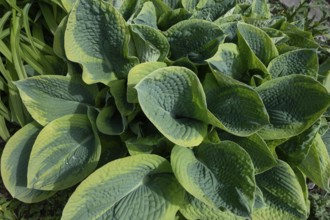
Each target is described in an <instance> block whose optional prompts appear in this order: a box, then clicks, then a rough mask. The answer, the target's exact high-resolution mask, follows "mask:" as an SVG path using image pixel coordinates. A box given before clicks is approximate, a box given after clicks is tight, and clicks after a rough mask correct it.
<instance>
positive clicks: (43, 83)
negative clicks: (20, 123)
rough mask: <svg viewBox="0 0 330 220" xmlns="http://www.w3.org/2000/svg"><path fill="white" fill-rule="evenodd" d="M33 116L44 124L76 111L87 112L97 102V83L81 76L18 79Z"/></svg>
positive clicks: (16, 83)
mask: <svg viewBox="0 0 330 220" xmlns="http://www.w3.org/2000/svg"><path fill="white" fill-rule="evenodd" d="M14 84H15V85H16V86H17V88H18V90H19V92H20V96H21V98H22V100H23V103H24V105H25V106H26V108H27V110H28V111H29V113H30V114H31V115H32V117H33V118H34V119H35V120H36V121H37V122H38V123H39V124H41V125H46V124H47V123H49V122H51V121H53V120H54V119H56V118H59V117H62V116H64V115H67V114H73V113H86V112H87V106H89V105H94V99H95V94H96V93H97V87H96V86H86V85H85V84H84V82H83V81H82V80H81V79H80V78H79V77H65V76H56V75H49V76H35V77H30V78H28V79H25V80H21V81H17V82H15V83H14Z"/></svg>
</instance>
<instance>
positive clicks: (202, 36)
mask: <svg viewBox="0 0 330 220" xmlns="http://www.w3.org/2000/svg"><path fill="white" fill-rule="evenodd" d="M165 36H166V37H167V39H168V42H169V43H170V52H171V56H170V58H171V59H173V60H176V59H179V58H181V57H188V58H189V59H190V60H191V61H193V62H196V63H199V62H202V61H204V60H205V59H208V58H210V57H212V56H213V55H214V54H215V53H216V51H217V49H218V45H219V43H220V42H221V41H223V39H224V34H223V32H222V31H221V30H220V28H219V27H218V26H217V25H215V24H213V23H212V22H209V21H203V20H198V19H189V20H184V21H181V22H179V23H177V24H175V25H174V26H172V27H171V28H170V29H168V30H167V31H166V32H165Z"/></svg>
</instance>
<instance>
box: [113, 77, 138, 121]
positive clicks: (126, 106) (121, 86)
mask: <svg viewBox="0 0 330 220" xmlns="http://www.w3.org/2000/svg"><path fill="white" fill-rule="evenodd" d="M126 91H127V89H126V80H116V81H113V82H111V84H110V92H111V95H112V96H113V98H114V99H115V103H116V107H117V109H118V111H119V112H120V114H121V115H123V116H128V115H130V114H131V113H132V112H133V111H134V105H133V104H131V103H128V102H127V98H126V97H127V94H126Z"/></svg>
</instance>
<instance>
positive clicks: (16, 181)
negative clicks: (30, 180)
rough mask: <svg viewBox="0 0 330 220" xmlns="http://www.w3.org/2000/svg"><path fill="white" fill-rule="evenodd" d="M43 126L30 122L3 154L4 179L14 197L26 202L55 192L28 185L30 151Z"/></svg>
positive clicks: (47, 196) (32, 201)
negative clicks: (32, 187)
mask: <svg viewBox="0 0 330 220" xmlns="http://www.w3.org/2000/svg"><path fill="white" fill-rule="evenodd" d="M40 130H41V127H40V126H39V125H37V123H30V124H28V125H26V126H24V127H23V128H22V129H20V130H19V131H18V132H17V133H16V134H15V135H13V136H12V137H11V138H10V140H9V141H8V143H7V144H6V146H5V149H4V150H3V152H2V156H1V177H2V181H3V183H4V185H5V187H6V189H7V190H8V191H9V193H10V194H11V196H12V197H13V198H16V199H18V200H20V201H22V202H25V203H34V202H40V201H42V200H45V199H47V198H49V197H50V196H52V195H54V194H55V191H43V190H36V189H30V188H28V187H27V170H28V164H29V158H30V153H31V150H32V146H33V144H34V141H35V139H36V138H37V136H38V134H39V132H40Z"/></svg>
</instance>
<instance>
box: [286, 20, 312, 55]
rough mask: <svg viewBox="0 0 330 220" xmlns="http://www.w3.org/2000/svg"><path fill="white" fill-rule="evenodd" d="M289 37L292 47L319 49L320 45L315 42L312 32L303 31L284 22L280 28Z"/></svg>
mask: <svg viewBox="0 0 330 220" xmlns="http://www.w3.org/2000/svg"><path fill="white" fill-rule="evenodd" d="M280 30H281V31H283V32H284V33H285V34H286V35H287V36H288V37H289V41H288V44H289V45H290V46H295V47H300V48H314V49H316V48H318V47H319V45H318V43H317V42H316V41H315V40H314V37H313V34H312V32H310V31H303V30H302V29H300V28H298V27H296V26H294V25H293V24H290V23H288V22H284V23H283V24H282V25H281V28H280Z"/></svg>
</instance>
